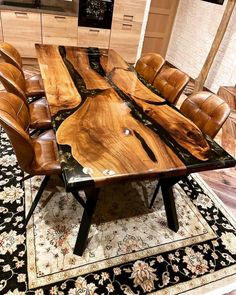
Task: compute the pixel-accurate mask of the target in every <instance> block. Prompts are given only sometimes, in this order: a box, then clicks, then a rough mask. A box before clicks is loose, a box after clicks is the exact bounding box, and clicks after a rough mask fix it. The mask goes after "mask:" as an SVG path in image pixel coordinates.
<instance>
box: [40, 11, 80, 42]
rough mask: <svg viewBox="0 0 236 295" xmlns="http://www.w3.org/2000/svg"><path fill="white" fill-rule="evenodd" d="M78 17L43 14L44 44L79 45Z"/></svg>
mask: <svg viewBox="0 0 236 295" xmlns="http://www.w3.org/2000/svg"><path fill="white" fill-rule="evenodd" d="M77 20H78V19H77V17H72V16H63V15H54V14H42V38H43V44H56V45H70V46H77V26H78V21H77Z"/></svg>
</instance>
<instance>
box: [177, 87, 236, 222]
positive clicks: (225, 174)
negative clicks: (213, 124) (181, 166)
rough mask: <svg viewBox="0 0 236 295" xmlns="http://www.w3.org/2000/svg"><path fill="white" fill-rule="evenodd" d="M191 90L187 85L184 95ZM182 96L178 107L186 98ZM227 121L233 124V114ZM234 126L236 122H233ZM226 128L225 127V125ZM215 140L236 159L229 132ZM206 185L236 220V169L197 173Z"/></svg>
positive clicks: (220, 134)
mask: <svg viewBox="0 0 236 295" xmlns="http://www.w3.org/2000/svg"><path fill="white" fill-rule="evenodd" d="M192 90H193V85H192V84H191V83H189V85H188V86H187V88H186V89H185V92H184V93H185V94H186V95H190V94H191V92H192ZM186 95H182V97H181V99H180V101H179V105H181V103H182V102H183V100H184V99H185V98H186ZM227 120H228V121H233V122H235V121H236V120H235V114H233V113H231V114H230V116H229V118H228V119H227ZM235 124H236V122H235ZM225 126H226V125H225ZM215 140H216V141H217V143H219V144H220V145H221V146H222V147H223V148H224V149H225V150H226V151H227V152H228V153H229V154H231V155H232V156H233V157H234V158H236V138H235V136H234V135H232V132H231V130H227V129H226V128H223V129H221V130H220V131H219V133H218V134H217V135H216V137H215ZM199 174H200V175H201V177H202V178H203V179H204V180H205V181H206V183H207V184H208V185H209V186H210V187H211V188H212V189H213V190H214V192H215V193H216V194H217V196H218V197H220V198H221V200H222V201H223V202H224V203H225V205H226V206H228V208H229V210H230V211H231V213H232V214H233V215H234V217H235V218H236V168H235V167H234V168H228V169H220V170H213V171H206V172H201V173H199Z"/></svg>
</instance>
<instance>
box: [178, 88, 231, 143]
mask: <svg viewBox="0 0 236 295" xmlns="http://www.w3.org/2000/svg"><path fill="white" fill-rule="evenodd" d="M180 111H181V113H182V114H184V115H185V116H186V117H188V118H189V119H190V120H192V121H193V123H194V124H196V125H197V126H198V127H199V128H200V129H201V130H202V132H203V133H205V134H207V135H209V136H210V137H211V138H214V137H215V136H216V134H217V133H218V131H219V130H220V128H221V127H222V125H223V124H224V122H225V121H226V119H227V118H228V116H229V114H230V107H229V105H228V104H227V103H226V102H225V101H224V100H223V99H221V98H220V97H219V96H218V95H216V94H213V93H211V92H207V91H201V92H198V93H196V94H192V95H190V96H189V97H188V98H186V100H185V101H184V102H183V104H182V105H181V107H180Z"/></svg>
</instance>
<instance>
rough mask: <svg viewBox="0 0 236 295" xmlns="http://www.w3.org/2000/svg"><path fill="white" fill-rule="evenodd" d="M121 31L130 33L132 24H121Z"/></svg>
mask: <svg viewBox="0 0 236 295" xmlns="http://www.w3.org/2000/svg"><path fill="white" fill-rule="evenodd" d="M122 30H127V31H131V30H132V24H122Z"/></svg>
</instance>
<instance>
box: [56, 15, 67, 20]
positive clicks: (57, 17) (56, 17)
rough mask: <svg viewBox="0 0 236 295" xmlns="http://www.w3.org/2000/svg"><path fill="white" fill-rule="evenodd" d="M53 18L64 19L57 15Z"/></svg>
mask: <svg viewBox="0 0 236 295" xmlns="http://www.w3.org/2000/svg"><path fill="white" fill-rule="evenodd" d="M54 18H55V19H66V17H65V16H59V15H55V16H54Z"/></svg>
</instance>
